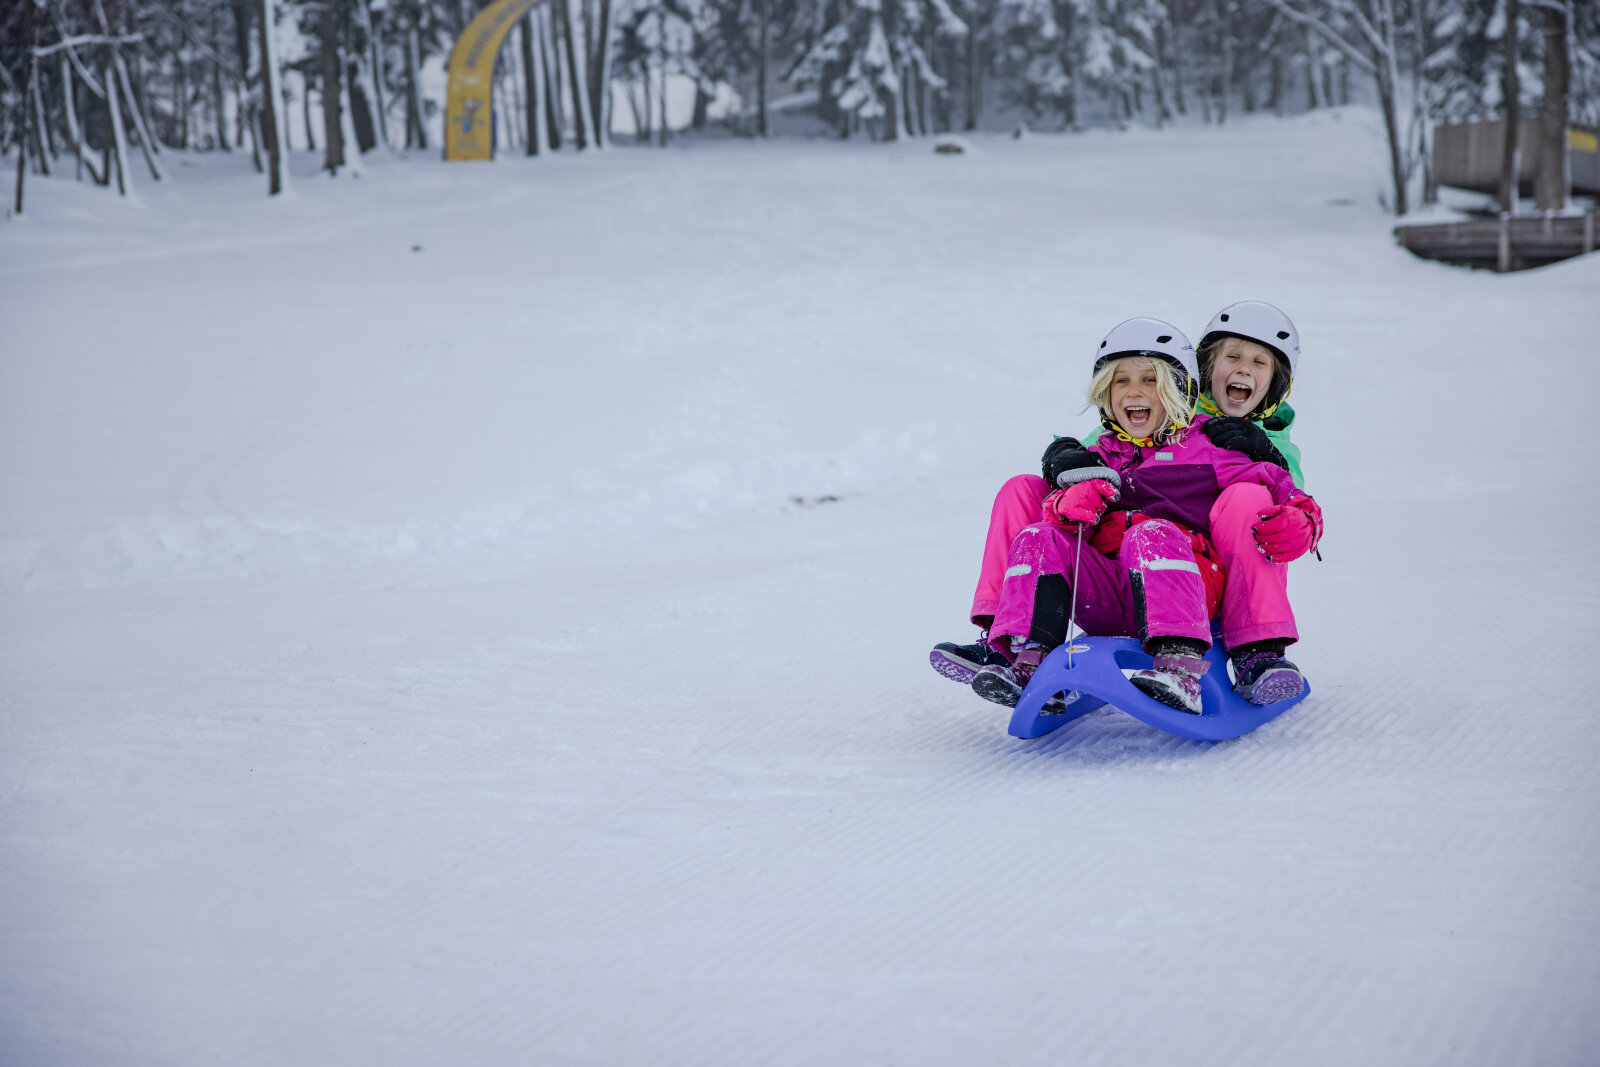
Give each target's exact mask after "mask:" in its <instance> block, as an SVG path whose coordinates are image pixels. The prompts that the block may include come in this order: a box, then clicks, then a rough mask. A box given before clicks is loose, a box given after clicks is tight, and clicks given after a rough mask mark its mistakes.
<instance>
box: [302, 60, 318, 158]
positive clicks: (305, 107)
mask: <svg viewBox="0 0 1600 1067" xmlns="http://www.w3.org/2000/svg"><path fill="white" fill-rule="evenodd" d="M300 115H301V118H302V119H304V121H305V124H306V151H307V152H315V151H316V150H317V135H316V134H314V133H312V132H311V130H312V126H311V72H310V71H309V70H302V71H301V72H300Z"/></svg>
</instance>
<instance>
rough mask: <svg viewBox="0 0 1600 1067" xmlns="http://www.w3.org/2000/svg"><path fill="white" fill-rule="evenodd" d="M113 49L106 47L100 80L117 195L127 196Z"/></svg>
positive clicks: (125, 146) (125, 151) (125, 154)
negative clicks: (114, 82) (112, 57)
mask: <svg viewBox="0 0 1600 1067" xmlns="http://www.w3.org/2000/svg"><path fill="white" fill-rule="evenodd" d="M114 47H115V46H114V45H106V53H107V55H106V59H105V63H104V66H103V67H102V68H101V72H100V79H101V84H102V85H104V86H105V90H106V111H107V113H108V114H109V115H110V117H111V149H112V162H114V163H115V164H116V168H117V193H118V195H120V196H127V195H128V194H129V193H130V192H132V188H131V183H130V181H129V176H128V136H127V134H126V132H124V130H123V128H122V108H121V107H120V106H119V105H118V103H117V89H116V86H115V85H113V84H112V79H113V77H115V75H114V74H113V73H112V64H111V56H110V53H111V51H112V49H113V48H114ZM107 169H109V168H107Z"/></svg>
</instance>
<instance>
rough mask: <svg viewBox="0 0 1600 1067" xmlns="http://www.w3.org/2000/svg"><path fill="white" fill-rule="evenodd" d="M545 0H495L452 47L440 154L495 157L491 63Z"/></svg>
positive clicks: (492, 65) (470, 157)
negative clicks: (519, 24)
mask: <svg viewBox="0 0 1600 1067" xmlns="http://www.w3.org/2000/svg"><path fill="white" fill-rule="evenodd" d="M543 2H544V0H494V3H492V4H490V5H489V6H488V7H486V8H484V9H483V10H482V11H480V12H478V15H477V17H476V18H474V19H473V20H472V21H471V22H469V23H467V28H466V29H465V30H463V31H462V33H461V36H460V37H459V38H458V39H457V40H456V46H455V48H453V49H451V51H450V66H449V76H450V81H449V90H448V92H447V94H446V98H445V114H444V158H445V159H493V158H494V63H495V59H496V58H498V57H499V55H500V46H501V45H503V44H505V40H506V35H507V34H509V33H510V32H511V27H513V26H515V25H516V24H517V20H519V19H521V18H522V16H524V15H526V14H527V13H528V12H529V11H532V10H533V9H534V8H535V7H537V6H538V5H539V4H541V3H543Z"/></svg>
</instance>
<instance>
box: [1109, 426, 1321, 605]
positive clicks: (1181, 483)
mask: <svg viewBox="0 0 1600 1067" xmlns="http://www.w3.org/2000/svg"><path fill="white" fill-rule="evenodd" d="M1209 417H1210V416H1207V415H1196V416H1195V420H1194V422H1192V423H1190V425H1189V428H1188V429H1187V430H1185V431H1184V434H1183V438H1182V440H1180V441H1178V442H1177V443H1168V444H1162V445H1136V444H1134V443H1133V442H1131V441H1124V440H1121V439H1119V438H1118V437H1117V436H1116V434H1114V433H1105V434H1101V435H1100V437H1099V438H1098V439H1097V440H1096V441H1095V442H1094V443H1093V444H1092V445H1090V446H1089V449H1090V451H1092V452H1094V453H1096V454H1097V455H1099V456H1100V457H1101V458H1102V459H1104V460H1105V461H1106V464H1107V465H1108V466H1110V467H1111V468H1112V469H1113V470H1115V471H1116V472H1117V474H1118V475H1119V476H1120V477H1121V479H1122V491H1121V494H1120V496H1119V497H1118V499H1117V501H1116V502H1115V503H1113V504H1112V505H1111V508H1112V510H1110V511H1108V512H1107V513H1106V516H1105V518H1104V519H1103V520H1102V521H1101V523H1100V525H1099V526H1098V527H1097V528H1096V529H1095V532H1094V535H1093V539H1092V543H1093V544H1094V547H1095V548H1096V549H1098V550H1099V551H1100V552H1101V553H1102V554H1103V555H1106V556H1111V557H1115V556H1116V555H1117V552H1118V550H1119V548H1120V546H1121V544H1122V537H1123V534H1124V533H1125V532H1126V530H1127V528H1128V527H1129V526H1130V525H1137V524H1138V523H1141V522H1144V521H1146V520H1147V519H1167V520H1168V521H1171V522H1175V523H1177V524H1178V526H1179V527H1181V528H1182V529H1183V530H1184V531H1185V532H1186V533H1188V534H1189V540H1190V544H1191V547H1192V548H1193V549H1194V554H1195V559H1196V562H1201V563H1202V566H1201V568H1200V577H1201V580H1202V581H1203V582H1204V584H1205V591H1206V610H1207V612H1208V614H1210V615H1211V616H1215V615H1216V614H1217V611H1218V609H1219V608H1220V607H1221V604H1222V595H1223V588H1224V585H1225V584H1226V582H1227V575H1226V574H1225V573H1224V572H1223V569H1222V559H1221V556H1220V554H1219V553H1218V552H1217V550H1216V548H1215V547H1214V546H1213V545H1212V543H1211V507H1212V505H1213V504H1215V503H1216V502H1217V497H1218V496H1219V495H1220V494H1221V493H1222V490H1223V489H1225V488H1226V487H1228V486H1230V485H1233V484H1235V483H1238V482H1254V483H1256V484H1258V485H1263V486H1265V487H1266V488H1267V491H1268V492H1269V493H1271V494H1272V502H1273V503H1274V504H1287V503H1289V501H1290V500H1291V499H1292V498H1295V497H1303V496H1307V495H1308V494H1306V493H1305V492H1303V491H1302V490H1300V489H1297V488H1296V487H1295V484H1294V478H1293V476H1292V475H1291V474H1290V473H1289V472H1288V471H1286V470H1284V469H1283V468H1282V467H1279V466H1277V465H1276V464H1273V463H1260V462H1257V461H1255V460H1253V459H1250V458H1249V457H1247V456H1245V455H1244V453H1242V452H1235V451H1233V450H1232V449H1228V448H1219V447H1217V446H1216V445H1214V444H1212V443H1211V438H1209V437H1207V436H1206V435H1205V434H1203V433H1201V432H1200V425H1201V424H1202V423H1204V422H1205V421H1206V419H1207V418H1209Z"/></svg>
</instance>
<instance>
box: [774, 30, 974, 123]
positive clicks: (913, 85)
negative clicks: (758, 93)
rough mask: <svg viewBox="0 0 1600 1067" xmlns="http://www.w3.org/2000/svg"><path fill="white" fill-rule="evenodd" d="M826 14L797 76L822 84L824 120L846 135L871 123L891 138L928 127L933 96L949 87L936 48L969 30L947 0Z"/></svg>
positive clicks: (805, 81)
mask: <svg viewBox="0 0 1600 1067" xmlns="http://www.w3.org/2000/svg"><path fill="white" fill-rule="evenodd" d="M820 11H821V13H822V15H823V17H822V19H821V20H820V25H821V33H820V34H819V35H818V36H817V38H816V39H815V41H814V42H813V43H812V44H811V46H810V47H809V48H808V49H807V50H806V52H805V53H804V54H803V55H802V56H801V58H800V61H799V62H798V63H797V64H796V65H795V66H794V67H793V69H792V70H791V72H790V79H791V80H792V81H794V82H796V83H797V84H801V85H815V86H817V87H818V90H819V92H820V94H821V96H822V99H823V100H824V101H825V104H824V107H823V112H824V115H823V117H824V118H834V119H836V120H837V121H839V123H840V128H841V131H842V132H844V133H847V134H848V133H849V132H850V131H851V130H853V129H854V128H855V127H856V126H857V125H858V124H861V123H865V124H867V127H868V128H869V129H872V130H875V131H877V132H878V133H879V135H880V136H881V137H883V138H884V139H887V140H893V139H894V138H896V137H898V136H900V134H901V132H902V131H904V132H907V133H912V134H916V133H927V132H929V131H930V124H929V115H928V111H929V109H930V107H929V97H930V95H931V94H933V93H942V92H944V91H945V89H946V87H947V85H948V83H947V81H946V79H945V78H944V76H943V75H941V74H940V73H939V72H938V71H937V70H935V69H934V65H933V63H932V61H931V60H930V59H929V51H930V50H931V49H932V47H933V43H934V42H935V41H936V40H939V39H941V38H945V39H948V38H961V37H964V36H966V33H967V24H966V22H965V21H963V20H962V19H961V17H960V16H958V15H957V14H956V13H955V10H954V9H953V8H952V7H951V6H950V4H949V3H948V2H947V0H852V2H845V3H839V4H833V5H826V6H824V7H823V8H821V9H820Z"/></svg>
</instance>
